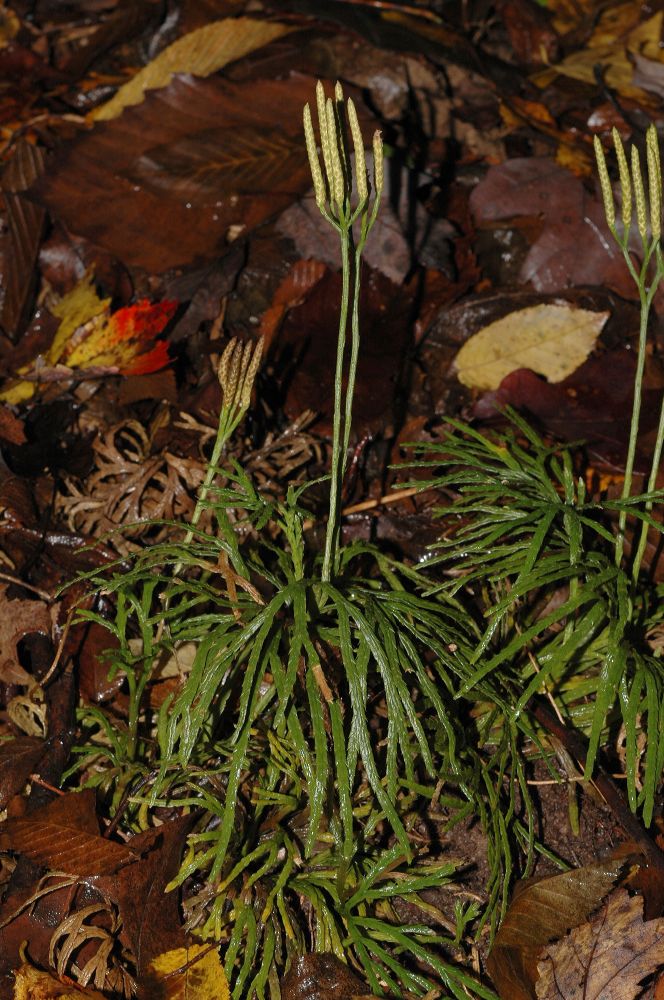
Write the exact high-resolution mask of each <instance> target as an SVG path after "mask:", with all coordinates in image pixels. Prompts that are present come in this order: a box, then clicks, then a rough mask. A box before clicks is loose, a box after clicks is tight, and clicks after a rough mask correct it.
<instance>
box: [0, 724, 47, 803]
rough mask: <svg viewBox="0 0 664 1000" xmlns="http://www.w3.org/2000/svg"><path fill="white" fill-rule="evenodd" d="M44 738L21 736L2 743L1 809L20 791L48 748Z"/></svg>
mask: <svg viewBox="0 0 664 1000" xmlns="http://www.w3.org/2000/svg"><path fill="white" fill-rule="evenodd" d="M46 747H47V744H46V743H44V740H38V739H35V738H34V737H32V736H19V737H18V739H15V740H7V741H6V742H5V743H0V809H4V808H5V806H6V805H7V803H8V802H9V800H10V799H11V797H12V796H13V795H16V793H17V792H20V791H21V789H22V788H23V786H24V785H25V783H26V781H27V780H28V778H29V777H30V775H31V773H32V772H33V771H34V769H35V768H36V766H37V764H38V763H39V761H40V760H41V758H42V756H43V755H44V752H45V750H46Z"/></svg>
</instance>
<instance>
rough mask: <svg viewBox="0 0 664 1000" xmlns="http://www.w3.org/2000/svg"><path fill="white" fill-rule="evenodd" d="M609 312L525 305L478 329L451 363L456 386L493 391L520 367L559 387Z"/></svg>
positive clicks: (557, 305)
mask: <svg viewBox="0 0 664 1000" xmlns="http://www.w3.org/2000/svg"><path fill="white" fill-rule="evenodd" d="M608 317H609V313H608V312H591V311H590V310H589V309H577V308H575V307H574V306H570V305H568V304H563V303H549V304H541V305H538V306H529V307H528V308H527V309H519V310H518V311H517V312H513V313H510V314H509V315H508V316H503V318H502V319H499V320H496V321H495V322H494V323H489V325H488V326H485V327H484V329H482V330H479V331H478V333H476V334H475V335H474V336H472V337H471V338H470V339H469V340H468V341H467V342H466V343H465V344H464V346H463V347H462V348H461V350H460V351H459V353H458V354H457V356H456V358H455V364H456V368H457V374H458V376H459V381H461V382H463V384H464V385H467V386H470V387H472V388H476V389H497V388H498V386H499V385H500V383H501V382H502V380H503V379H504V378H505V377H506V376H507V375H509V374H510V373H511V372H513V371H516V370H517V369H519V368H530V369H531V370H532V371H534V372H537V373H538V374H539V375H544V376H545V377H546V378H548V379H549V381H550V382H561V381H562V380H563V379H564V378H567V376H568V375H571V374H572V372H574V371H575V370H576V369H577V368H578V367H579V365H581V364H583V362H584V361H585V360H586V358H587V357H588V355H589V354H590V352H591V351H592V349H593V347H594V346H595V343H596V341H597V338H598V337H599V335H600V333H601V331H602V327H603V326H604V324H605V323H606V321H607V319H608Z"/></svg>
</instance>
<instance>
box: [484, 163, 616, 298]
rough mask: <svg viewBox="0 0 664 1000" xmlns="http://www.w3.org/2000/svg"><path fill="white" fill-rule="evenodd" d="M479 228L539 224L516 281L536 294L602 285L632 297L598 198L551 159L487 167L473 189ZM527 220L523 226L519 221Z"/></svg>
mask: <svg viewBox="0 0 664 1000" xmlns="http://www.w3.org/2000/svg"><path fill="white" fill-rule="evenodd" d="M470 207H471V210H472V213H473V218H474V220H475V224H476V225H477V226H479V227H481V228H486V229H494V228H497V227H499V226H500V224H503V225H504V224H505V223H506V222H513V221H514V220H517V225H524V223H529V224H530V227H531V228H532V222H533V220H536V221H538V222H539V226H538V233H537V235H536V238H535V240H534V242H533V243H532V246H531V247H530V249H529V251H528V254H527V256H526V258H525V260H524V262H523V264H522V266H521V269H520V271H519V275H518V280H519V282H520V283H522V284H526V283H530V284H531V285H532V287H533V288H534V289H535V290H536V291H538V292H552V293H555V292H560V291H561V290H562V289H563V288H567V287H577V288H578V287H581V286H584V285H603V286H605V287H608V288H612V289H615V291H617V292H618V293H619V294H620V295H622V296H623V297H625V298H627V299H630V298H633V297H634V294H635V293H634V284H633V282H632V279H631V278H630V276H629V274H628V272H627V269H626V267H625V262H624V260H623V257H622V252H621V251H620V249H619V247H618V245H617V244H616V242H615V240H613V239H612V238H611V235H610V233H609V231H608V229H607V227H606V220H605V218H604V209H603V208H602V205H601V202H600V200H599V198H597V197H592V196H591V195H590V194H588V192H587V191H586V190H585V188H584V186H583V183H582V182H581V180H580V179H579V178H578V177H575V176H573V174H572V173H570V171H569V170H566V169H565V168H563V167H561V166H559V165H558V164H557V163H555V162H554V161H553V160H552V159H550V158H548V157H530V158H525V157H524V158H518V159H513V160H507V161H506V162H505V163H501V164H500V165H498V166H493V167H490V168H489V171H488V172H487V174H486V177H485V178H484V179H483V180H482V181H480V183H479V184H478V185H477V186H476V187H475V188H474V189H473V192H472V194H471V196H470ZM519 220H523V222H519Z"/></svg>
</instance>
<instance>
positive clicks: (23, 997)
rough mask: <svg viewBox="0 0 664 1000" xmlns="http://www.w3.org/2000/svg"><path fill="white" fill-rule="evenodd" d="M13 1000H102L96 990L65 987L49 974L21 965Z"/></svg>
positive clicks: (81, 987) (17, 974)
mask: <svg viewBox="0 0 664 1000" xmlns="http://www.w3.org/2000/svg"><path fill="white" fill-rule="evenodd" d="M14 1000H104V997H103V996H102V994H101V993H98V992H97V991H96V990H91V989H85V988H84V987H83V986H76V987H73V986H67V985H66V984H65V983H63V982H62V980H61V979H57V978H56V977H55V976H52V975H51V974H50V973H49V972H41V971H40V970H39V969H34V968H33V967H32V966H31V965H22V966H21V968H20V969H18V970H17V972H16V980H15V982H14Z"/></svg>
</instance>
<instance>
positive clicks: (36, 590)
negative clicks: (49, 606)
mask: <svg viewBox="0 0 664 1000" xmlns="http://www.w3.org/2000/svg"><path fill="white" fill-rule="evenodd" d="M0 580H6V581H7V583H15V584H16V585H17V586H18V587H25V589H26V590H31V591H32V593H33V594H36V595H37V596H38V597H41V598H42V600H44V601H52V600H53V595H52V594H49V592H48V591H47V590H42V589H41V587H35V586H34V585H33V584H32V583H26V582H25V580H20V579H19V578H18V577H17V576H12V575H11V573H0Z"/></svg>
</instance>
